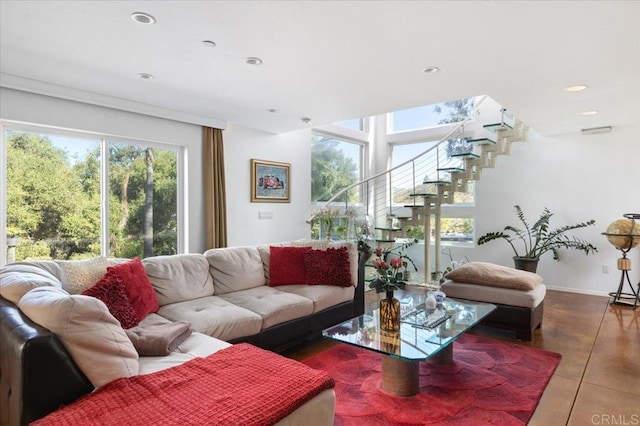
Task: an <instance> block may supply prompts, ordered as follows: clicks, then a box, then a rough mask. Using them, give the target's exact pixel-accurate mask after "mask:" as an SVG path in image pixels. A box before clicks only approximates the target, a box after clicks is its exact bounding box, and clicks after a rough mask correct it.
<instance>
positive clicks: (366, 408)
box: [302, 334, 561, 426]
mask: <svg viewBox="0 0 640 426" xmlns="http://www.w3.org/2000/svg"><path fill="white" fill-rule="evenodd" d="M381 356H383V355H380V354H378V353H376V352H373V351H369V350H366V349H362V348H357V347H355V346H350V345H347V344H339V345H337V346H334V347H332V348H330V349H328V350H326V351H324V352H321V353H319V354H318V355H315V356H312V357H310V358H307V359H305V360H304V361H302V362H303V363H304V364H306V365H308V366H310V367H313V368H317V369H321V370H324V371H327V372H328V373H329V374H331V376H333V378H334V379H335V381H336V387H335V392H336V417H335V425H339V426H349V425H367V426H373V425H429V424H438V425H441V424H442V425H465V426H466V425H474V426H476V425H501V426H502V425H525V424H527V422H528V421H529V419H530V418H531V416H532V415H533V412H534V410H535V408H536V406H537V405H538V401H539V400H540V397H541V396H542V392H543V391H544V389H545V387H546V386H547V383H549V380H550V379H551V376H552V375H553V372H554V371H555V369H556V367H557V366H558V364H559V363H560V358H561V355H560V354H557V353H554V352H549V351H544V350H540V349H534V348H530V347H527V346H520V345H514V344H510V343H507V342H500V341H497V340H491V339H486V338H481V337H477V336H473V335H469V334H465V335H463V336H460V338H459V339H458V340H457V341H455V342H454V347H453V357H454V364H453V365H431V364H429V363H427V362H422V363H420V393H419V394H417V395H415V396H412V397H398V396H395V395H392V394H389V393H387V392H385V391H384V390H382V386H381V369H380V364H381V362H380V359H381Z"/></svg>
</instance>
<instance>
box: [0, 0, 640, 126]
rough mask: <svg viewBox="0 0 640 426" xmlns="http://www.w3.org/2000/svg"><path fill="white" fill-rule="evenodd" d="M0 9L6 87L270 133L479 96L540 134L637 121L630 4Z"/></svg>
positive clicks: (637, 9)
mask: <svg viewBox="0 0 640 426" xmlns="http://www.w3.org/2000/svg"><path fill="white" fill-rule="evenodd" d="M137 11H142V12H146V13H149V14H151V15H153V16H154V17H155V18H156V19H157V23H156V24H155V25H147V26H144V25H140V24H137V23H135V22H134V21H133V20H132V19H131V18H130V15H131V13H133V12H137ZM0 17H1V21H0V23H1V26H0V72H1V73H2V74H1V79H0V83H1V84H2V85H3V86H5V87H12V88H18V89H25V90H32V91H36V92H40V93H48V94H56V95H59V96H63V97H67V98H71V99H77V100H83V101H87V102H91V103H98V104H103V105H110V106H116V107H120V108H123V109H129V110H138V111H142V112H147V113H153V114H156V115H160V116H167V117H174V118H178V119H180V118H183V119H184V121H193V122H198V123H199V124H207V123H209V124H216V123H217V122H219V121H218V120H223V121H228V122H231V123H238V124H241V125H244V126H248V127H252V128H256V129H261V130H264V131H268V132H275V133H280V132H286V131H291V130H296V129H300V128H304V127H310V126H319V125H323V124H328V123H333V122H337V121H342V120H347V119H351V118H359V117H363V116H368V115H374V114H379V113H384V112H389V111H394V110H399V109H405V108H410V107H415V106H420V105H426V104H431V103H437V102H441V101H445V100H451V99H457V98H461V97H467V96H474V95H481V94H488V95H489V96H491V97H492V98H494V99H495V100H496V101H498V102H500V103H501V104H502V105H504V106H505V107H507V108H508V109H509V110H511V112H513V113H514V114H516V116H518V117H519V118H521V119H522V120H523V121H525V122H526V123H527V124H529V125H530V126H531V127H532V128H533V129H535V130H536V131H537V132H538V133H541V134H543V135H551V134H558V133H566V132H575V131H579V130H580V129H582V128H588V127H597V126H604V125H612V126H614V127H615V126H621V125H628V124H638V123H640V2H639V1H554V2H552V1H546V2H537V1H532V2H528V1H509V2H507V1H407V2H405V1H6V0H1V1H0ZM202 40H213V41H214V42H215V43H216V44H217V47H215V48H206V47H204V46H203V45H202V44H201V41H202ZM249 56H257V57H260V58H262V59H263V60H264V64H263V65H262V66H250V65H247V64H246V63H245V59H246V58H247V57H249ZM429 66H438V67H440V69H441V72H439V73H437V74H429V75H427V74H424V73H423V72H422V70H423V69H424V68H426V67H429ZM141 72H145V73H150V74H153V75H154V76H155V78H154V79H152V80H143V79H141V78H139V77H138V73H141ZM575 84H586V85H588V86H589V89H588V90H586V91H583V92H579V93H565V92H563V88H564V87H566V86H569V85H575ZM271 108H275V109H277V112H269V111H268V109H271ZM594 109H595V110H599V111H600V114H598V115H595V116H589V117H585V116H582V115H580V112H581V111H587V110H594ZM302 117H311V118H312V122H311V124H305V123H303V122H302V121H301V120H300V118H302Z"/></svg>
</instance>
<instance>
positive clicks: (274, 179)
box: [251, 159, 291, 203]
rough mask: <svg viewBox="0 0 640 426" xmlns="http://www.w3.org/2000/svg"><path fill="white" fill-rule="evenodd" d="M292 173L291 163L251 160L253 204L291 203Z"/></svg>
mask: <svg viewBox="0 0 640 426" xmlns="http://www.w3.org/2000/svg"><path fill="white" fill-rule="evenodd" d="M290 173H291V164H290V163H280V162H277V161H265V160H256V159H251V202H252V203H289V202H291V198H290V192H289V189H290V187H291V178H290Z"/></svg>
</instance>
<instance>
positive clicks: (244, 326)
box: [158, 296, 262, 340]
mask: <svg viewBox="0 0 640 426" xmlns="http://www.w3.org/2000/svg"><path fill="white" fill-rule="evenodd" d="M158 314H160V315H162V316H163V317H165V318H168V319H170V320H171V321H189V322H190V323H191V328H192V329H193V330H194V331H198V332H200V333H204V334H207V335H209V336H213V337H216V338H218V339H220V340H231V339H237V338H239V337H245V336H252V335H254V334H257V333H259V332H260V330H261V328H262V318H261V317H260V315H258V314H256V313H254V312H251V311H249V310H247V309H244V308H241V307H239V306H235V305H233V304H232V303H229V302H228V301H226V300H224V299H222V298H221V297H220V296H207V297H201V298H199V299H194V300H186V301H184V302H178V303H171V304H169V305H164V306H162V307H160V310H159V311H158Z"/></svg>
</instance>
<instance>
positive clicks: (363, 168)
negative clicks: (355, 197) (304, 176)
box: [310, 119, 370, 207]
mask: <svg viewBox="0 0 640 426" xmlns="http://www.w3.org/2000/svg"><path fill="white" fill-rule="evenodd" d="M368 122H369V120H367V119H363V123H368ZM363 127H366V128H367V129H369V125H368V124H367V125H366V126H363ZM313 136H321V137H326V138H331V139H337V140H339V141H340V142H345V143H351V144H354V145H357V146H359V147H360V155H359V158H358V161H359V168H360V176H359V177H358V180H357V182H360V181H362V180H364V179H366V178H367V177H368V176H369V174H370V167H369V166H368V158H369V140H368V134H367V133H365V132H363V131H357V130H353V129H349V128H347V127H341V126H338V125H336V124H331V125H328V126H323V127H319V128H314V129H312V130H311V137H312V138H313ZM312 179H313V177H312ZM365 196H366V194H365V193H364V189H362V188H361V190H360V201H359V202H358V203H356V205H361V204H363V200H364V197H365ZM310 202H311V206H312V207H319V206H322V205H324V204H325V203H326V201H317V200H310ZM331 205H332V206H333V205H335V206H343V205H344V202H343V201H334V202H332V204H331Z"/></svg>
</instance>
